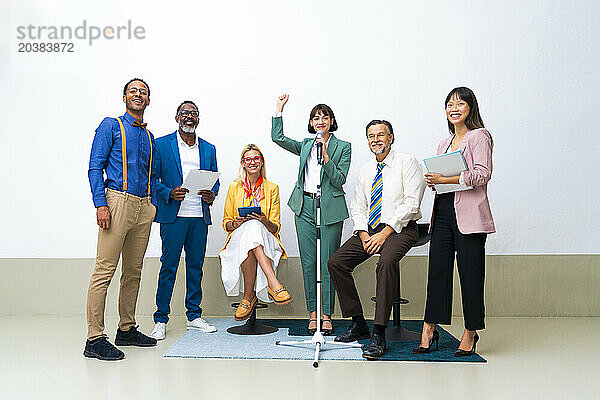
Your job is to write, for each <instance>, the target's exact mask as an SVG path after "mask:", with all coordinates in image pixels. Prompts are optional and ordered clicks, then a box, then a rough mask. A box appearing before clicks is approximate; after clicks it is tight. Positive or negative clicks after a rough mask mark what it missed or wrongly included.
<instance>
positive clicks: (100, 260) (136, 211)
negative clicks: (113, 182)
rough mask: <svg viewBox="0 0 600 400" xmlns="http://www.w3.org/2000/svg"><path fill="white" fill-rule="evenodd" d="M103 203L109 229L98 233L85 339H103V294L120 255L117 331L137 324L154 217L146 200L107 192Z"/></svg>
mask: <svg viewBox="0 0 600 400" xmlns="http://www.w3.org/2000/svg"><path fill="white" fill-rule="evenodd" d="M106 201H107V203H108V208H109V210H110V215H111V220H110V228H109V229H101V228H100V230H99V231H98V249H97V254H96V266H95V267H94V272H93V273H92V278H91V279H90V286H89V289H88V296H87V323H88V334H87V338H88V340H93V339H96V338H99V337H101V336H104V308H105V305H106V292H107V291H108V286H109V285H110V282H111V280H112V277H113V275H114V274H115V271H116V269H117V264H118V262H119V257H120V256H121V254H123V257H122V263H121V286H120V289H119V329H121V330H123V331H126V330H129V329H130V328H131V327H133V326H135V325H136V322H135V307H136V304H137V297H138V292H139V288H140V277H141V274H142V266H143V261H144V254H145V253H146V248H147V247H148V238H149V237H150V227H151V226H152V221H153V220H154V215H155V214H156V207H155V206H154V205H153V204H152V203H150V198H149V197H137V196H133V195H131V194H128V193H123V192H119V191H116V190H112V189H107V191H106Z"/></svg>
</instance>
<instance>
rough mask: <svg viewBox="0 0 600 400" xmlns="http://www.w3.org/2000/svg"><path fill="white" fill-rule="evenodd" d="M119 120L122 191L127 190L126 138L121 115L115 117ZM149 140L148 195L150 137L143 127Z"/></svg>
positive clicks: (150, 170)
mask: <svg viewBox="0 0 600 400" xmlns="http://www.w3.org/2000/svg"><path fill="white" fill-rule="evenodd" d="M117 121H119V128H121V156H122V158H123V191H124V192H126V191H127V139H126V138H125V128H123V122H122V121H121V117H118V118H117ZM144 130H145V131H146V134H147V135H148V140H149V141H150V168H149V169H148V196H150V179H151V177H152V138H151V137H150V132H148V129H146V128H144Z"/></svg>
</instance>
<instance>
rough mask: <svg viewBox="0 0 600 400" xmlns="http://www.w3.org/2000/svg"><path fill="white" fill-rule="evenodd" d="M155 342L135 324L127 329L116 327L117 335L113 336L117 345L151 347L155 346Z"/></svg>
mask: <svg viewBox="0 0 600 400" xmlns="http://www.w3.org/2000/svg"><path fill="white" fill-rule="evenodd" d="M156 343H157V342H156V339H154V338H151V337H150V336H146V335H144V334H143V333H142V332H140V331H138V330H137V326H132V327H131V329H129V330H128V331H122V330H120V329H117V336H116V337H115V344H116V345H117V346H138V347H152V346H156Z"/></svg>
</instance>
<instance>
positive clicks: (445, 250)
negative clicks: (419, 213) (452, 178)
mask: <svg viewBox="0 0 600 400" xmlns="http://www.w3.org/2000/svg"><path fill="white" fill-rule="evenodd" d="M486 238H487V234H485V233H470V234H463V233H461V232H460V231H459V230H458V225H457V223H456V212H455V211H454V193H445V194H442V195H438V196H436V200H435V203H434V207H433V229H432V232H431V243H430V245H429V275H428V280H427V304H426V306H425V322H428V323H433V324H450V321H451V317H452V278H453V273H454V255H455V253H456V262H457V265H458V274H459V278H460V288H461V293H462V305H463V313H464V317H465V328H466V329H468V330H470V331H473V330H479V329H484V328H485V322H484V319H485V306H484V303H483V286H484V281H485V240H486Z"/></svg>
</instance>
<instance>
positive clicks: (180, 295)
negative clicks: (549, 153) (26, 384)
mask: <svg viewBox="0 0 600 400" xmlns="http://www.w3.org/2000/svg"><path fill="white" fill-rule="evenodd" d="M486 263H487V265H486V286H485V288H486V289H485V290H486V311H487V315H488V316H506V317H538V316H539V317H574V316H585V317H590V316H591V317H598V316H600V291H598V290H597V288H598V287H600V255H495V256H488V257H487V261H486ZM93 267H94V260H93V259H72V258H66V259H58V258H48V259H40V258H36V259H23V258H19V259H10V258H4V259H0V299H1V301H0V315H40V314H46V315H47V314H50V315H81V314H85V302H86V293H87V287H88V283H89V278H90V274H91V272H92V270H93ZM159 268H160V262H159V260H158V258H147V259H146V261H145V264H144V270H143V273H142V282H141V289H140V295H139V298H138V308H137V312H138V314H139V315H151V314H152V313H153V312H154V295H155V290H156V284H157V276H158V271H159ZM184 268H185V265H184V262H183V261H182V262H181V265H180V269H179V271H178V275H177V282H176V285H175V291H174V294H173V302H172V314H173V315H183V314H184V312H185V308H184V301H183V299H184V291H185V275H184ZM401 271H402V279H401V280H402V297H405V298H407V299H409V300H410V303H409V304H407V305H405V306H403V307H402V316H403V318H404V317H406V318H422V316H423V310H424V304H425V296H426V285H427V257H426V256H408V257H405V259H404V260H403V261H402V269H401ZM278 275H279V278H280V280H281V282H283V283H284V284H285V286H286V288H287V289H288V290H289V291H290V293H291V294H292V296H293V298H294V302H293V303H291V304H289V305H286V306H282V307H278V306H275V305H271V306H270V307H269V308H268V309H266V310H261V311H260V315H261V316H264V317H289V318H298V317H300V318H301V317H304V316H305V315H306V304H305V300H304V290H303V285H302V272H301V267H300V260H299V258H297V257H296V258H290V259H288V260H283V261H282V262H281V263H280V265H279V269H278ZM119 276H120V271H119V269H118V270H117V273H116V274H115V278H113V282H112V283H111V286H110V288H109V292H108V296H107V306H106V313H107V314H116V313H117V306H116V299H117V292H118V278H119ZM355 278H356V282H357V287H358V290H359V293H360V295H361V297H362V300H363V308H364V312H365V315H366V316H367V317H372V316H373V313H374V305H373V304H372V303H371V301H370V300H369V298H370V297H371V296H373V295H374V293H375V259H371V260H368V261H367V262H365V263H364V264H363V265H361V266H359V267H358V268H357V270H356V271H355ZM202 287H203V292H204V293H203V301H202V308H203V310H204V315H205V316H207V317H229V316H231V315H232V313H233V309H232V308H231V307H230V304H231V303H232V302H234V301H236V300H237V298H228V297H227V296H226V295H225V293H224V289H223V285H222V283H221V279H220V265H219V262H218V259H217V258H215V257H209V258H207V259H206V261H205V265H204V278H203V282H202ZM336 314H337V315H338V316H339V306H336ZM453 314H454V315H461V304H460V285H459V282H458V276H457V274H456V272H455V278H454V307H453Z"/></svg>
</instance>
